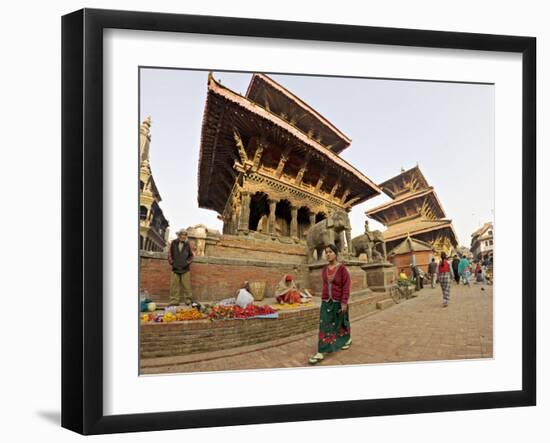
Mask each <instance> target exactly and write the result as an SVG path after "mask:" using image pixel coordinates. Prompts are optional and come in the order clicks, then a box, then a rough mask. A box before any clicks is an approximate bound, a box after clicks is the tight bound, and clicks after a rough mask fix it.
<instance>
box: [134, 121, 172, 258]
mask: <svg viewBox="0 0 550 443" xmlns="http://www.w3.org/2000/svg"><path fill="white" fill-rule="evenodd" d="M150 129H151V118H150V117H147V118H146V119H145V120H144V121H143V123H142V124H141V127H140V129H139V154H140V169H139V248H140V249H141V250H143V251H151V252H162V251H164V249H165V247H166V244H167V240H168V220H166V218H165V217H164V214H163V213H162V209H160V206H159V203H160V201H161V200H162V199H161V197H160V194H159V191H158V189H157V186H156V184H155V180H154V179H153V175H152V172H151V165H150V164H149V147H150V143H151V134H150Z"/></svg>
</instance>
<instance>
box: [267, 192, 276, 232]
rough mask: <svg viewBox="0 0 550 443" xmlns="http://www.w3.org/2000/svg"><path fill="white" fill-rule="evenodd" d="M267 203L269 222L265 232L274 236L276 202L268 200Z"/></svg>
mask: <svg viewBox="0 0 550 443" xmlns="http://www.w3.org/2000/svg"><path fill="white" fill-rule="evenodd" d="M267 203H268V204H269V221H268V228H267V231H268V232H269V233H270V234H271V235H275V234H276V232H275V209H276V208H277V200H275V199H273V198H268V199H267Z"/></svg>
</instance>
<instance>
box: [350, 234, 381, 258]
mask: <svg viewBox="0 0 550 443" xmlns="http://www.w3.org/2000/svg"><path fill="white" fill-rule="evenodd" d="M351 244H352V247H353V250H354V251H355V253H354V256H355V257H359V255H361V254H362V253H365V254H367V259H368V261H369V262H372V261H386V256H387V253H386V241H385V240H384V236H383V235H382V232H380V231H368V232H366V233H365V234H362V235H359V236H357V237H354V238H353V239H352V240H351ZM378 245H380V248H381V249H382V251H381V252H380V251H378V250H377V247H378ZM376 252H378V254H375V253H376ZM375 255H376V257H374V256H375ZM374 258H376V260H373V259H374Z"/></svg>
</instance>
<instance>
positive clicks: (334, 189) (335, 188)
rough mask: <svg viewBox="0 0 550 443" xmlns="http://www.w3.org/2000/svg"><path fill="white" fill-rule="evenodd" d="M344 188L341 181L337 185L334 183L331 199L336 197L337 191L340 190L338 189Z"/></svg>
mask: <svg viewBox="0 0 550 443" xmlns="http://www.w3.org/2000/svg"><path fill="white" fill-rule="evenodd" d="M340 186H342V183H341V181H340V179H338V180H337V181H336V183H334V185H333V186H332V189H331V190H330V196H331V197H334V195H335V194H336V191H337V190H338V188H339V187H340Z"/></svg>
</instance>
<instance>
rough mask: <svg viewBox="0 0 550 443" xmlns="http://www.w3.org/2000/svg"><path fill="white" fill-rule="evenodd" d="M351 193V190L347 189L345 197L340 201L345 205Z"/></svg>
mask: <svg viewBox="0 0 550 443" xmlns="http://www.w3.org/2000/svg"><path fill="white" fill-rule="evenodd" d="M350 193H351V190H350V189H349V188H347V189H346V190H345V191H344V195H342V198H341V199H340V201H341V202H342V203H344V202H345V201H346V199H347V198H348V196H349V194H350Z"/></svg>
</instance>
